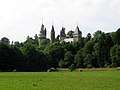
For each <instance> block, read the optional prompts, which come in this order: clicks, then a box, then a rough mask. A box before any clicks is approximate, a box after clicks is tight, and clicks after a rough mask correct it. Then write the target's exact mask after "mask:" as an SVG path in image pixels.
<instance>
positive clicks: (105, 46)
mask: <svg viewBox="0 0 120 90" xmlns="http://www.w3.org/2000/svg"><path fill="white" fill-rule="evenodd" d="M72 34H73V32H72V31H70V32H69V33H68V35H69V36H70V37H72ZM38 38H39V37H38V36H37V35H35V37H34V39H33V38H31V37H29V36H28V37H27V39H26V41H25V42H22V43H19V42H18V41H16V42H14V43H12V44H10V41H9V39H8V38H6V37H3V38H2V39H1V41H0V71H14V70H17V71H47V69H49V68H59V67H61V68H69V69H70V70H71V71H72V70H74V69H75V68H92V67H95V68H96V67H111V66H112V67H118V66H119V65H120V46H119V45H120V29H118V30H117V31H116V32H111V33H105V32H102V31H101V30H98V31H96V32H95V33H94V34H93V37H92V36H91V34H90V33H88V34H87V36H86V37H81V38H80V41H78V42H59V40H56V42H54V43H50V40H49V39H38ZM57 39H59V36H58V38H57Z"/></svg>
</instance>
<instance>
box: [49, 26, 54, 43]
mask: <svg viewBox="0 0 120 90" xmlns="http://www.w3.org/2000/svg"><path fill="white" fill-rule="evenodd" d="M50 36H51V43H54V42H55V30H54V26H53V25H52V30H51V34H50Z"/></svg>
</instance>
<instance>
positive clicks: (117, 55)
mask: <svg viewBox="0 0 120 90" xmlns="http://www.w3.org/2000/svg"><path fill="white" fill-rule="evenodd" d="M110 56H111V59H112V65H113V66H116V67H119V66H120V45H114V46H113V47H112V48H111V50H110Z"/></svg>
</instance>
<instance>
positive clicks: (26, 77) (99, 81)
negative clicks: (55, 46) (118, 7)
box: [0, 70, 120, 90]
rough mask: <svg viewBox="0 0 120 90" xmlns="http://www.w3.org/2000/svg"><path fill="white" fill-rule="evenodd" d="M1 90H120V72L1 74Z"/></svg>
mask: <svg viewBox="0 0 120 90" xmlns="http://www.w3.org/2000/svg"><path fill="white" fill-rule="evenodd" d="M0 90H120V71H117V70H116V71H115V70H114V71H82V72H78V71H75V72H0Z"/></svg>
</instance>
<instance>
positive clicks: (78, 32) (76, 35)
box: [73, 26, 82, 42]
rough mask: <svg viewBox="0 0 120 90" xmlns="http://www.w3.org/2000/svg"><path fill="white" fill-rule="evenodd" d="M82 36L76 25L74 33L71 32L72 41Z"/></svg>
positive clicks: (78, 39)
mask: <svg viewBox="0 0 120 90" xmlns="http://www.w3.org/2000/svg"><path fill="white" fill-rule="evenodd" d="M81 37H82V32H81V31H80V29H79V27H78V26H77V27H76V29H75V31H74V33H73V41H74V42H75V41H80V38H81Z"/></svg>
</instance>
